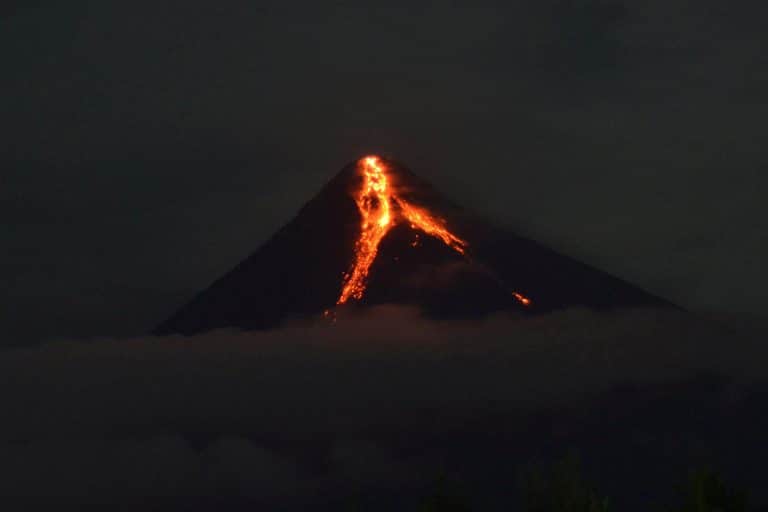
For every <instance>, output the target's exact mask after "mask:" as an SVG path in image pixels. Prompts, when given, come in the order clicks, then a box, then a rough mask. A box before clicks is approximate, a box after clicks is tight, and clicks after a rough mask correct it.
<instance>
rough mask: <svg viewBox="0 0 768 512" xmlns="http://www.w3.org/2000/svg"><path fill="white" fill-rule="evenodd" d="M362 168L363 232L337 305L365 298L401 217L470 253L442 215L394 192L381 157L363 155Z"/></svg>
mask: <svg viewBox="0 0 768 512" xmlns="http://www.w3.org/2000/svg"><path fill="white" fill-rule="evenodd" d="M360 169H361V174H362V176H363V185H362V187H361V188H360V190H359V192H358V194H357V196H356V197H355V203H356V204H357V209H358V210H359V211H360V236H359V237H358V239H357V242H355V260H354V263H353V265H352V268H351V269H350V270H349V271H348V272H347V273H346V274H344V282H343V286H342V289H341V293H340V295H339V299H338V300H337V301H336V304H337V305H341V304H344V303H346V302H347V301H349V300H350V299H356V300H360V299H362V298H363V295H364V294H365V289H366V286H367V280H368V274H369V273H370V270H371V266H372V265H373V262H374V261H375V260H376V255H377V254H378V251H379V244H380V243H381V240H382V239H383V238H384V236H385V235H386V234H387V233H388V232H389V230H390V229H392V228H393V227H394V226H395V224H396V221H397V220H398V218H399V217H403V218H404V219H405V220H406V221H408V222H409V223H410V225H411V227H412V228H414V229H420V230H421V231H423V232H425V233H427V234H428V235H431V236H434V237H435V238H439V239H440V240H442V241H443V243H445V244H446V245H447V246H448V247H450V248H451V249H453V250H454V251H456V252H458V253H459V254H461V255H462V256H465V257H466V255H467V248H468V244H467V242H466V241H464V240H462V239H461V238H459V237H458V236H456V235H454V234H453V233H451V232H450V231H449V230H448V228H447V227H446V226H445V222H444V221H443V220H442V219H439V218H437V217H434V216H432V215H431V214H430V213H429V211H427V210H426V209H425V208H420V207H418V206H414V205H412V204H410V203H409V202H408V201H406V200H405V199H403V198H401V197H398V196H397V195H396V194H395V193H394V191H393V190H392V188H391V185H390V183H389V180H388V179H387V174H386V167H384V165H383V164H382V162H381V161H380V160H379V158H378V157H376V156H368V157H365V158H363V159H361V160H360ZM395 206H396V207H397V208H396V209H395V208H394V207H395ZM512 295H513V296H514V297H515V298H516V299H517V300H518V301H519V302H520V303H522V304H523V305H525V306H529V305H530V304H531V301H530V299H528V298H527V297H524V296H523V295H521V294H520V293H517V292H513V294H512ZM325 314H326V316H328V314H329V312H328V311H326V312H325Z"/></svg>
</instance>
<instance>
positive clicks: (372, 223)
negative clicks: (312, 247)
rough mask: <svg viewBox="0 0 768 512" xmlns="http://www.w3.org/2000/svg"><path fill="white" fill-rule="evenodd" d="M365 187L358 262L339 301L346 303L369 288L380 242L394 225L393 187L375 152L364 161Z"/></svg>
mask: <svg viewBox="0 0 768 512" xmlns="http://www.w3.org/2000/svg"><path fill="white" fill-rule="evenodd" d="M362 171H363V180H364V181H363V187H362V188H361V189H360V193H359V194H358V196H357V197H356V198H355V202H356V203H357V209H358V210H360V216H361V217H362V220H361V224H360V238H358V239H357V242H356V243H355V264H354V266H353V267H352V270H350V271H349V272H348V273H347V274H346V275H345V276H344V287H343V288H342V290H341V295H339V300H337V301H336V304H344V303H345V302H347V301H348V300H349V299H350V297H352V298H355V299H358V300H359V299H361V298H362V297H363V293H364V292H365V284H366V283H365V280H366V278H367V277H368V272H369V271H370V269H371V265H372V264H373V260H374V259H376V253H377V252H378V251H379V242H381V239H382V238H384V235H386V234H387V232H388V231H389V230H390V228H391V227H392V225H393V224H394V223H393V222H392V213H391V210H392V205H391V200H392V192H391V191H390V190H389V183H388V180H387V175H386V174H384V167H383V166H382V165H381V164H380V162H379V159H378V158H376V157H375V156H369V157H366V158H364V159H363V161H362Z"/></svg>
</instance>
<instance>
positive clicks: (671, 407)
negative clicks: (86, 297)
mask: <svg viewBox="0 0 768 512" xmlns="http://www.w3.org/2000/svg"><path fill="white" fill-rule="evenodd" d="M765 339H766V337H765V330H764V328H763V327H762V326H760V325H746V324H745V322H743V321H740V322H736V321H734V319H727V320H726V319H717V318H712V317H708V318H701V317H697V316H694V315H689V314H681V313H677V312H668V311H654V310H636V311H623V312H617V313H594V312H589V311H584V310H571V311H565V312H561V313H556V314H552V315H547V316H541V317H535V318H524V317H517V316H508V315H501V316H496V317H493V318H489V319H486V320H483V321H478V322H462V323H457V322H435V321H428V320H425V319H423V318H421V317H420V316H419V315H418V313H417V312H416V311H414V310H410V309H404V308H396V307H383V308H379V309H376V310H374V311H372V312H370V313H366V314H362V315H355V314H347V315H342V316H341V317H340V318H339V319H338V321H337V322H336V323H334V324H329V323H325V322H318V323H314V324H304V325H292V326H286V327H284V328H281V329H276V330H273V331H266V332H256V333H241V332H231V331H217V332H212V333H208V334H204V335H199V336H194V337H181V336H174V337H165V338H155V337H145V338H135V339H119V340H116V339H101V340H94V341H87V342H84V341H57V342H53V343H49V344H46V345H42V346H39V347H35V348H26V349H16V350H5V351H2V352H0V375H1V376H2V377H1V379H2V381H3V385H2V386H0V411H1V412H2V417H3V421H2V422H1V423H0V439H2V442H0V474H2V475H3V478H2V479H1V480H0V495H2V496H5V497H7V499H14V500H24V502H25V503H27V505H30V504H35V503H36V504H40V505H41V506H44V505H46V504H50V503H54V502H55V503H56V504H58V505H67V504H69V505H72V506H80V505H82V504H84V503H94V504H97V503H112V504H120V505H121V506H124V507H126V508H130V507H131V506H134V505H135V506H137V507H138V506H139V504H143V505H142V506H144V505H146V503H148V501H147V500H148V499H150V500H151V502H153V503H154V502H157V503H159V504H163V505H165V506H169V507H174V506H178V507H182V508H187V509H189V508H190V507H192V505H191V504H197V505H200V506H203V505H201V504H204V505H205V506H213V504H222V503H223V504H224V505H232V506H233V507H234V506H235V504H243V503H245V504H248V506H252V505H259V504H261V505H264V506H270V505H269V504H272V505H274V504H275V503H280V504H285V505H286V506H288V505H291V504H292V506H295V507H298V508H302V507H306V506H307V504H308V503H312V504H314V505H315V506H316V507H319V506H320V505H318V504H325V505H327V506H328V507H331V508H332V507H334V506H337V505H338V504H339V503H346V502H347V501H346V500H349V499H353V497H354V496H357V495H359V494H360V493H365V492H366V490H369V491H370V490H371V489H377V492H379V493H381V495H383V496H391V495H392V494H393V493H395V494H398V495H400V496H405V495H407V492H408V491H407V490H408V489H411V490H412V491H413V492H414V493H418V489H422V490H423V488H424V486H426V485H428V483H429V482H431V481H432V480H433V479H434V478H436V477H437V475H438V474H439V473H440V472H441V471H444V470H449V471H453V472H455V473H458V474H460V475H461V478H463V479H465V480H467V481H469V482H470V483H469V484H468V485H469V486H470V487H472V484H471V481H472V479H473V478H475V477H477V478H480V476H481V475H482V479H483V480H484V481H485V482H488V481H489V480H488V478H487V474H491V475H494V476H493V477H492V478H496V479H501V480H504V479H508V478H511V477H509V474H508V472H509V471H512V470H513V468H514V467H515V466H516V465H519V464H522V463H524V462H525V461H526V460H528V459H530V458H536V457H541V456H548V455H549V454H554V453H555V452H557V451H558V450H561V449H569V448H573V447H581V448H582V449H583V450H584V451H587V452H591V453H585V454H584V455H585V456H586V457H594V458H595V459H599V460H602V459H601V458H605V457H603V456H604V455H606V453H607V452H609V451H610V450H613V449H614V447H615V446H621V447H622V449H624V450H626V452H627V453H634V452H642V451H645V452H646V454H645V456H647V457H650V458H651V459H653V458H654V457H655V458H656V459H657V460H658V459H659V458H665V457H666V458H667V459H668V465H669V466H670V467H673V468H674V467H678V466H677V465H676V464H677V463H676V462H674V461H675V460H679V465H680V467H682V464H688V463H690V462H691V461H690V460H687V459H690V458H691V457H693V458H695V457H696V456H698V454H701V453H704V452H707V451H708V453H709V455H711V460H712V461H715V462H717V463H723V464H726V465H727V464H728V461H729V458H728V457H734V456H735V455H734V449H738V447H739V446H741V445H744V444H745V443H748V441H749V440H750V439H751V438H750V436H751V435H753V434H755V435H757V431H756V430H755V428H754V425H753V423H754V421H755V418H756V417H762V416H764V413H762V412H760V411H761V410H763V409H762V405H764V403H763V401H761V399H760V397H761V396H762V395H761V393H760V392H761V390H765V389H766V386H764V384H765V382H764V381H765V378H764V375H763V373H764V372H763V368H762V364H761V362H763V361H765V360H766V359H768V358H767V357H766V355H768V354H766V351H767V349H766V346H765ZM761 404H762V405H761ZM681 407H682V409H681ZM683 410H686V411H687V412H686V413H682V411H683ZM755 415H757V416H755ZM747 419H750V422H751V423H750V422H748V421H747ZM702 422H705V423H706V422H709V424H708V426H707V427H706V428H704V427H703V426H702V425H703V423H702ZM713 431H714V432H716V433H717V435H714V433H713ZM689 433H690V435H689ZM596 437H597V438H599V439H595V438H596ZM718 437H722V439H723V443H722V445H713V444H712V443H713V442H714V440H715V439H716V438H718ZM673 438H674V439H677V438H680V439H682V440H683V441H682V443H683V444H681V445H680V446H679V450H677V452H675V453H671V452H669V451H668V450H667V451H660V450H666V449H665V448H664V443H665V442H667V441H670V440H671V439H673ZM643 443H645V444H643ZM643 446H645V448H643ZM654 450H657V452H654ZM673 451H674V450H673ZM729 453H730V454H731V455H728V454H729ZM759 454H760V450H757V452H754V451H753V453H751V454H747V455H749V456H750V457H757V456H758V455H759ZM741 455H745V454H741ZM614 456H615V454H614ZM628 456H629V455H628ZM745 456H746V455H745ZM633 457H634V455H633ZM675 457H677V458H676V459H675ZM684 459H685V460H684ZM607 460H608V459H606V464H608V462H607ZM645 462H648V461H645ZM614 463H615V461H614ZM641 463H644V462H643V461H640V460H638V464H641ZM746 467H747V468H748V465H747V466H746ZM745 471H746V470H745ZM598 472H599V468H598ZM507 484H509V482H507ZM611 485H612V484H611ZM617 485H618V484H617ZM619 487H620V486H619ZM472 488H474V487H472ZM617 488H618V487H617ZM404 493H405V494H404ZM222 500H223V501H222ZM384 502H386V500H385V501H384ZM224 505H222V506H224ZM192 508H194V507H192ZM491 509H492V508H491Z"/></svg>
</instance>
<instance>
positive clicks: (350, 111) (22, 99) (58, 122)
mask: <svg viewBox="0 0 768 512" xmlns="http://www.w3.org/2000/svg"><path fill="white" fill-rule="evenodd" d="M17 4H18V5H16V6H14V5H13V4H10V5H9V4H6V7H4V8H2V9H0V62H2V71H0V92H1V93H2V94H0V133H1V134H2V136H0V169H1V170H2V171H1V173H0V218H2V219H3V221H2V224H1V225H0V238H2V241H3V242H2V248H3V249H2V251H0V282H1V283H2V286H1V287H0V339H2V344H4V345H15V344H19V343H30V342H35V341H39V340H41V339H47V338H50V337H70V336H77V337H83V336H91V335H105V334H109V335H128V334H137V333H142V332H145V331H146V330H147V329H149V328H150V327H151V326H153V325H154V324H155V323H156V322H157V321H159V320H160V319H162V318H163V317H164V316H166V315H167V314H168V313H169V312H171V311H172V310H174V309H175V308H176V307H177V306H178V305H179V304H180V303H181V302H183V301H184V300H186V299H187V298H188V297H189V296H190V295H191V294H192V293H194V292H195V291H197V290H199V289H200V288H202V287H204V286H205V285H207V284H208V283H209V282H210V281H211V280H213V279H214V278H216V277H217V276H218V275H220V274H221V273H223V272H224V271H225V270H227V269H228V268H230V267H231V266H232V265H233V264H234V263H236V262H237V261H238V260H240V259H241V258H242V257H244V256H245V255H246V254H248V253H249V252H251V251H252V250H253V249H255V248H256V247H257V246H258V245H259V243H260V242H262V241H263V240H264V239H265V237H267V236H269V235H270V234H271V233H272V232H274V231H275V230H276V229H277V228H279V227H280V226H281V225H282V224H283V223H284V222H285V221H286V220H288V219H289V218H290V217H291V216H292V215H293V214H294V213H295V212H296V211H297V209H298V208H299V207H300V206H301V205H302V204H303V203H304V202H305V201H306V200H308V199H309V198H310V197H311V196H312V195H313V194H314V193H315V192H316V191H317V190H318V189H319V188H320V187H321V186H322V184H323V183H325V182H326V181H327V180H328V179H329V178H330V177H331V176H332V175H333V174H334V173H335V172H336V171H337V170H338V169H340V168H341V167H342V166H343V165H344V164H346V163H347V162H348V161H350V160H352V159H354V158H357V157H359V156H360V155H361V154H363V153H367V152H371V151H376V152H381V153H384V154H387V155H391V156H394V157H396V158H398V159H399V160H401V161H404V162H406V163H407V164H408V165H410V166H411V167H412V168H413V169H414V170H415V171H416V172H417V173H418V174H420V175H421V176H423V177H425V178H427V179H429V180H431V181H433V182H434V183H435V185H436V186H437V187H438V188H440V189H441V190H443V191H444V192H445V193H446V194H447V195H449V196H450V197H452V198H453V199H455V200H457V201H458V202H460V203H461V204H464V205H466V206H467V207H470V208H473V209H474V210H476V211H478V212H480V213H482V214H484V215H486V216H488V217H489V218H491V219H493V220H496V221H498V222H503V223H505V224H507V225H509V226H510V227H511V228H513V229H515V230H517V231H518V232H520V233H523V234H526V235H530V236H532V237H534V238H537V239H539V240H541V241H543V242H546V243H547V244H549V245H551V246H553V247H554V248H556V249H558V250H560V251H562V252H565V253H567V254H569V255H572V256H575V257H578V258H580V259H582V260H584V261H586V262H588V263H591V264H593V265H595V266H598V267H600V268H603V269H605V270H608V271H610V272H612V273H614V274H616V275H618V276H620V277H622V278H624V279H627V280H629V281H632V282H634V283H636V284H638V285H640V286H643V287H645V288H647V289H648V290H650V291H653V292H655V293H658V294H661V295H664V296H666V297H668V298H670V299H672V300H674V301H677V302H679V303H680V304H682V305H684V306H686V307H688V308H691V309H693V310H718V311H728V312H741V313H751V314H757V315H760V316H765V313H764V312H765V310H766V306H768V294H766V293H765V288H766V287H765V285H766V283H767V282H768V271H766V269H765V267H764V265H763V262H764V261H766V259H768V235H766V217H768V215H766V207H765V206H764V196H765V194H766V189H768V175H766V172H765V171H766V167H768V165H767V164H768V162H767V160H768V157H767V156H766V150H765V147H766V142H767V141H766V130H765V119H766V117H767V116H768V57H766V55H768V52H766V50H767V49H768V46H766V43H768V36H767V35H766V32H765V20H766V19H767V18H766V15H768V8H767V7H766V4H765V2H747V1H744V2H738V3H727V2H720V1H717V2H716V1H712V0H700V1H696V2H684V1H681V0H650V1H646V2H628V1H625V2H620V1H608V0H586V1H580V2H576V1H567V0H544V1H542V0H527V1H520V2H502V3H500V4H499V5H495V6H494V5H490V4H489V5H487V6H484V7H478V6H472V7H464V6H461V5H459V4H458V3H454V4H453V5H452V6H450V7H449V6H447V5H446V4H448V3H447V2H443V3H440V5H439V6H438V5H437V3H436V4H435V6H414V5H407V6H405V5H406V4H405V3H404V6H403V7H396V6H393V5H392V3H391V2H386V3H384V4H383V5H382V6H379V7H373V6H370V5H369V6H366V7H362V6H360V5H359V4H358V3H357V2H335V3H330V2H327V3H322V4H323V5H320V4H321V3H320V2H306V3H301V2H294V3H289V2H275V3H274V4H268V3H264V2H254V1H249V2H245V1H231V2H226V3H225V4H223V5H221V6H220V5H218V4H219V3H216V2H200V1H197V0H189V1H187V2H183V3H180V2H166V1H162V0H160V1H152V2H144V1H134V2H98V1H92V2H89V1H84V0H71V1H69V2H53V1H50V2H48V1H43V0H40V1H37V2H23V3H22V2H17ZM22 4H23V5H22Z"/></svg>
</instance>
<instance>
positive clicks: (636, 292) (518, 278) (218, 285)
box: [154, 156, 673, 335]
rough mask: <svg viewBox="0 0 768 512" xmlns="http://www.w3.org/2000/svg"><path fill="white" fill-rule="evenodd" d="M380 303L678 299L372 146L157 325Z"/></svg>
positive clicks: (204, 326) (478, 312)
mask: <svg viewBox="0 0 768 512" xmlns="http://www.w3.org/2000/svg"><path fill="white" fill-rule="evenodd" d="M377 304H405V305H412V306H416V307H418V308H420V309H421V310H422V311H423V312H424V314H425V315H427V316H429V317H433V318H473V317H474V318H476V317H480V316H483V315H486V314H489V313H493V312H498V311H505V310H509V311H518V312H520V313H522V314H526V315H532V314H539V313H545V312H549V311H552V310H555V309H561V308H566V307H572V306H582V307H589V308H593V309H610V308H618V307H643V306H647V307H673V305H672V304H670V303H669V302H667V301H665V300H664V299H661V298H659V297H656V296H654V295H652V294H649V293H647V292H645V291H643V290H641V289H639V288H637V287H635V286H632V285H630V284H628V283H626V282H624V281H622V280H620V279H617V278H616V277H613V276H611V275H609V274H606V273H605V272H601V271H599V270H597V269H594V268H592V267H590V266H588V265H585V264H583V263H580V262H578V261H576V260H574V259H571V258H569V257H567V256H563V255H561V254H558V253H556V252H554V251H552V250H551V249H548V248H547V247H545V246H543V245H541V244H539V243H537V242H535V241H533V240H530V239H527V238H524V237H521V236H517V235H515V234H514V233H510V232H509V231H507V230H504V229H501V228H499V227H497V226H495V225H493V224H491V223H489V222H487V221H485V220H484V219H482V218H479V217H478V216H476V215H474V214H472V213H470V212H467V211H465V210H463V209H462V208H460V207H459V206H457V205H456V204H454V203H453V202H451V201H449V200H447V199H446V198H444V197H443V196H442V195H441V194H439V193H438V192H437V191H436V190H435V189H434V188H433V187H432V186H431V185H430V184H429V183H427V182H425V181H424V180H422V179H420V178H419V177H418V176H416V175H415V174H414V173H413V172H411V171H410V170H409V169H408V168H407V167H406V166H404V165H402V164H400V163H398V162H395V161H393V160H389V159H384V158H380V157H376V156H369V157H365V158H363V159H360V160H358V161H355V162H352V163H350V164H349V165H347V166H346V167H344V168H343V169H342V170H341V171H340V172H339V173H338V174H337V175H336V176H335V177H334V178H333V179H331V181H330V182H328V184H326V186H325V187H324V188H323V189H322V190H321V191H320V193H319V194H318V195H317V196H315V198H313V199H312V200H311V201H309V202H308V203H307V204H306V205H304V207H303V208H302V209H301V210H300V211H299V213H298V215H297V216H296V217H295V218H294V219H293V220H291V221H290V222H289V223H288V224H287V225H286V226H284V227H283V228H282V229H280V230H279V231H278V232H277V233H276V234H275V235H274V236H272V238H270V239H269V240H268V241H267V242H266V243H265V244H264V245H263V246H262V247H260V248H259V249H258V250H256V252H254V253H253V254H251V255H250V256H249V257H248V258H246V259H245V260H243V261H242V262H241V263H240V264H238V265H237V266H236V267H235V268H233V269H232V270H231V271H229V272H228V273H226V274H225V275H224V276H222V277H221V278H220V279H218V280H217V281H215V282H214V283H213V284H211V285H210V286H209V287H208V288H206V289H205V290H203V291H202V292H200V293H199V294H198V295H196V296H195V297H194V298H193V299H192V300H191V301H190V302H189V303H188V304H187V305H185V306H183V307H182V308H181V309H180V310H179V311H177V312H176V313H175V314H174V315H173V316H171V317H170V318H169V319H167V320H166V321H165V322H163V323H162V324H160V325H159V326H158V327H157V328H156V329H155V331H154V332H155V334H159V335H165V334H172V333H181V334H194V333H199V332H204V331H208V330H212V329H217V328H239V329H246V330H252V329H264V328H270V327H274V326H277V325H279V324H280V323H282V322H284V321H286V320H289V319H301V318H308V317H313V316H318V315H320V314H324V315H325V316H333V315H334V312H335V311H336V310H337V309H338V308H351V307H354V308H359V307H366V306H371V305H377Z"/></svg>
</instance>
